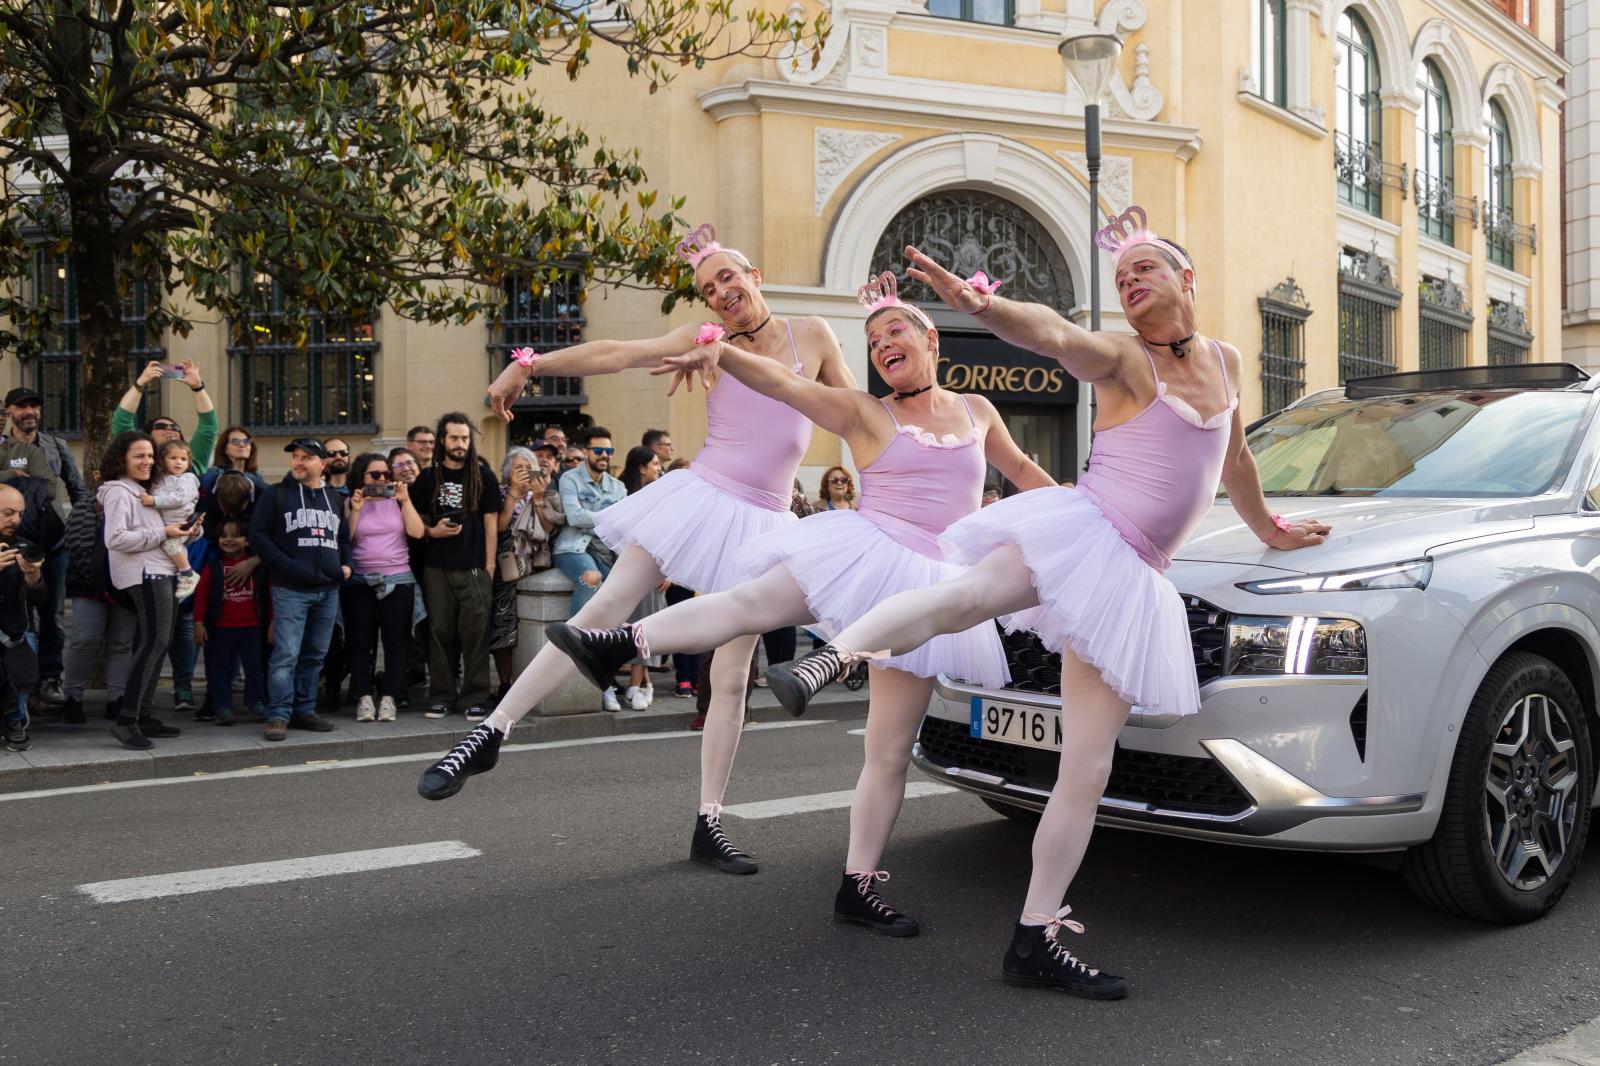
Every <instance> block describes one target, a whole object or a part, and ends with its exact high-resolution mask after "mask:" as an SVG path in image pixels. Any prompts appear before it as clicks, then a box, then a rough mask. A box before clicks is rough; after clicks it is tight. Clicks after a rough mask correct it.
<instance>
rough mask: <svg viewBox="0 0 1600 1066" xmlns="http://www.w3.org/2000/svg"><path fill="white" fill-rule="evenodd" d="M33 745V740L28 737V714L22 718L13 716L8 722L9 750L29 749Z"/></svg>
mask: <svg viewBox="0 0 1600 1066" xmlns="http://www.w3.org/2000/svg"><path fill="white" fill-rule="evenodd" d="M32 746H33V743H32V741H30V740H29V739H28V719H27V716H26V715H24V716H23V717H21V718H13V719H11V720H10V721H9V722H7V723H6V750H7V751H27V750H28V749H29V748H30V747H32Z"/></svg>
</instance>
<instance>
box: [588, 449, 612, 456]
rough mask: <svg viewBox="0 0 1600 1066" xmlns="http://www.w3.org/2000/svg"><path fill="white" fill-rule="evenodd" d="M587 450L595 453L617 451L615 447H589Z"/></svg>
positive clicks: (607, 453) (602, 453)
mask: <svg viewBox="0 0 1600 1066" xmlns="http://www.w3.org/2000/svg"><path fill="white" fill-rule="evenodd" d="M589 450H590V451H591V452H594V453H595V454H596V455H615V454H616V452H617V450H616V449H615V448H590V449H589Z"/></svg>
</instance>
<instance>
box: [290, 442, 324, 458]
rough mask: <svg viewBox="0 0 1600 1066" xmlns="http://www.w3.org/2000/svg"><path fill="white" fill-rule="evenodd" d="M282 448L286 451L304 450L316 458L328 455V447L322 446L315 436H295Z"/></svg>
mask: <svg viewBox="0 0 1600 1066" xmlns="http://www.w3.org/2000/svg"><path fill="white" fill-rule="evenodd" d="M283 450H284V451H286V452H305V453H306V454H307V455H315V456H316V457H317V458H318V459H326V458H327V457H328V449H326V448H324V447H323V446H322V442H321V441H320V440H318V439H317V438H315V437H296V438H295V439H294V440H292V441H290V442H289V443H288V444H285V445H284V446H283Z"/></svg>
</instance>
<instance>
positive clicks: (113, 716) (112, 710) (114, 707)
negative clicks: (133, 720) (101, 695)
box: [106, 696, 122, 722]
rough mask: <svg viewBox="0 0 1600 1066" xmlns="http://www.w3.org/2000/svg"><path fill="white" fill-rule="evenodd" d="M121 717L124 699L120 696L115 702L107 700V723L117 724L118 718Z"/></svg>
mask: <svg viewBox="0 0 1600 1066" xmlns="http://www.w3.org/2000/svg"><path fill="white" fill-rule="evenodd" d="M121 717H122V697H121V696H118V697H117V698H116V699H114V700H106V721H108V722H115V721H116V720H117V719H118V718H121Z"/></svg>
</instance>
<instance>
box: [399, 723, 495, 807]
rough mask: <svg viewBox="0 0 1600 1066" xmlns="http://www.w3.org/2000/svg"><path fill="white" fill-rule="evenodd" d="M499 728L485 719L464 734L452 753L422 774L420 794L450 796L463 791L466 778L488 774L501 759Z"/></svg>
mask: <svg viewBox="0 0 1600 1066" xmlns="http://www.w3.org/2000/svg"><path fill="white" fill-rule="evenodd" d="M504 739H505V738H504V736H503V735H502V734H501V732H500V730H498V729H496V728H495V727H494V726H492V725H489V724H488V723H487V722H485V723H484V724H483V725H480V726H479V727H478V728H476V729H474V730H473V731H472V732H470V733H468V734H467V735H466V736H464V737H462V738H461V740H460V742H459V743H457V744H456V746H455V747H453V748H451V749H450V751H449V753H448V754H446V755H445V757H444V758H442V759H440V760H439V761H438V762H436V763H434V764H433V765H432V766H430V767H428V768H427V769H426V770H424V771H423V773H422V780H420V781H418V782H417V794H418V795H420V796H421V797H422V798H423V799H429V800H442V799H449V798H450V797H451V796H454V795H455V794H456V793H457V792H460V791H461V786H463V785H465V784H466V783H467V778H469V777H471V776H472V775H473V774H482V773H487V772H489V771H490V770H493V769H494V764H495V763H497V762H499V761H500V741H502V740H504Z"/></svg>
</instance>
